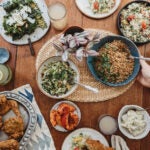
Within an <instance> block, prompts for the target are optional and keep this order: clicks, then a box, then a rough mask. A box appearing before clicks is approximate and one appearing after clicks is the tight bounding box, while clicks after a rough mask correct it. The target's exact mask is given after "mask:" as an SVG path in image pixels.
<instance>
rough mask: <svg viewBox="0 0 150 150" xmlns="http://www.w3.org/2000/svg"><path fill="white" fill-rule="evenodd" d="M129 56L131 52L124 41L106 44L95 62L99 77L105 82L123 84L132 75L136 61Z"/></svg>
mask: <svg viewBox="0 0 150 150" xmlns="http://www.w3.org/2000/svg"><path fill="white" fill-rule="evenodd" d="M129 55H130V51H129V49H128V47H127V45H126V44H125V43H123V42H122V41H120V40H114V41H112V42H110V43H106V44H105V45H104V46H103V47H102V48H100V50H99V56H97V57H96V58H95V60H94V68H95V71H96V73H97V75H98V76H99V77H100V78H101V79H102V80H103V81H105V82H110V83H119V82H123V81H124V80H126V79H127V78H128V77H129V76H130V75H131V74H132V72H133V68H134V60H133V59H130V58H129Z"/></svg>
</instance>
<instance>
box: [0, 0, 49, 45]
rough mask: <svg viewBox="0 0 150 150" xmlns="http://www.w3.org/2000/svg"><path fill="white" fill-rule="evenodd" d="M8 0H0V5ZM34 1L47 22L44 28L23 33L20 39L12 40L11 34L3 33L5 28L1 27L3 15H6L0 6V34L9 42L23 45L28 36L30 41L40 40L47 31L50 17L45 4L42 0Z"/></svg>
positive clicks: (26, 42) (26, 41)
mask: <svg viewBox="0 0 150 150" xmlns="http://www.w3.org/2000/svg"><path fill="white" fill-rule="evenodd" d="M7 1H9V0H2V1H1V3H0V5H2V4H3V3H6V2H7ZM34 2H35V3H37V5H38V7H39V9H40V11H41V14H42V17H43V18H44V20H45V22H46V24H47V28H45V29H44V30H43V29H41V28H37V29H36V30H35V32H33V33H32V34H30V35H27V34H26V35H24V36H23V37H22V38H21V39H19V40H14V41H13V40H12V37H11V36H8V35H6V34H5V30H4V27H3V17H4V15H6V12H5V10H4V9H3V7H0V34H1V36H2V37H3V38H4V39H5V40H6V41H7V42H9V43H11V44H15V45H24V44H28V38H30V39H31V42H36V41H38V40H40V39H41V38H42V37H43V36H44V35H45V34H46V33H47V31H48V29H49V27H50V18H49V15H48V10H47V5H46V3H45V1H44V0H34Z"/></svg>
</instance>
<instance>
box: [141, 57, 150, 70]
mask: <svg viewBox="0 0 150 150" xmlns="http://www.w3.org/2000/svg"><path fill="white" fill-rule="evenodd" d="M140 64H141V66H142V68H143V69H145V68H150V66H149V64H148V63H147V62H146V61H145V60H141V59H140Z"/></svg>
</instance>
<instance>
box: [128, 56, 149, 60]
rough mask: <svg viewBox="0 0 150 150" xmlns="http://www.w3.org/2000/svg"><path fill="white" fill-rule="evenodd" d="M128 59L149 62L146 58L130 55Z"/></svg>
mask: <svg viewBox="0 0 150 150" xmlns="http://www.w3.org/2000/svg"><path fill="white" fill-rule="evenodd" d="M129 58H131V59H142V60H146V61H150V58H148V57H136V56H132V55H130V56H129Z"/></svg>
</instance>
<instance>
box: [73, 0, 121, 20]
mask: <svg viewBox="0 0 150 150" xmlns="http://www.w3.org/2000/svg"><path fill="white" fill-rule="evenodd" d="M75 2H76V5H77V7H78V8H79V10H80V11H81V12H82V13H83V14H85V15H86V16H88V17H91V18H95V19H100V18H105V17H108V16H109V15H111V14H113V13H114V12H115V11H116V10H117V8H118V7H119V4H120V2H121V0H116V4H115V6H114V7H113V8H112V9H111V10H110V11H109V12H108V13H103V14H100V13H99V14H98V13H97V14H95V13H93V12H92V10H91V8H90V4H89V1H88V0H76V1H75Z"/></svg>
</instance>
